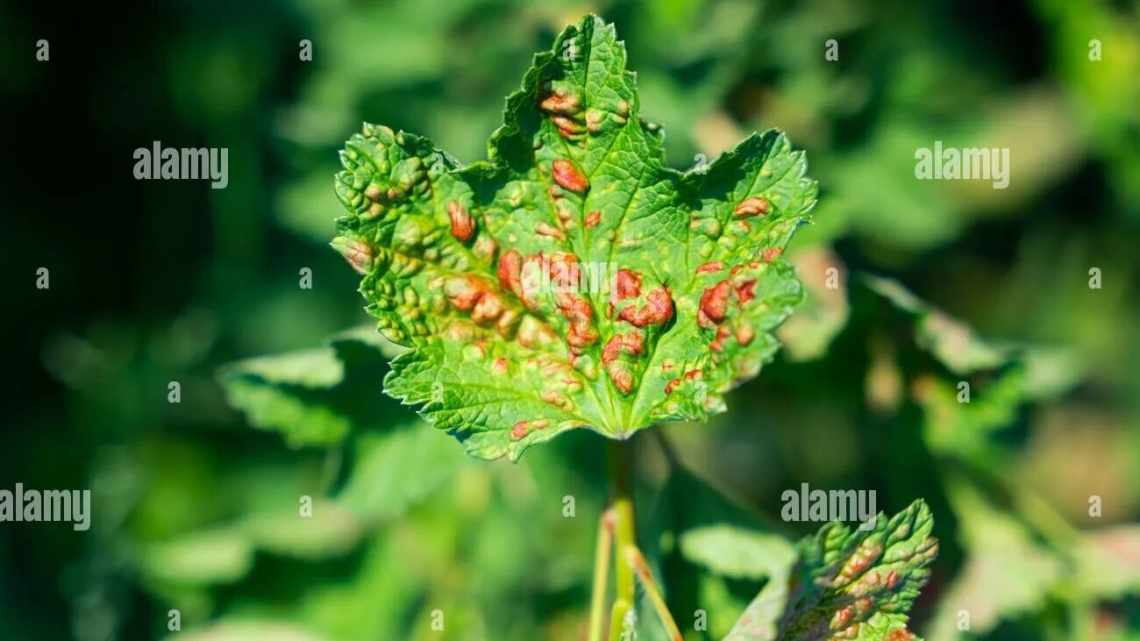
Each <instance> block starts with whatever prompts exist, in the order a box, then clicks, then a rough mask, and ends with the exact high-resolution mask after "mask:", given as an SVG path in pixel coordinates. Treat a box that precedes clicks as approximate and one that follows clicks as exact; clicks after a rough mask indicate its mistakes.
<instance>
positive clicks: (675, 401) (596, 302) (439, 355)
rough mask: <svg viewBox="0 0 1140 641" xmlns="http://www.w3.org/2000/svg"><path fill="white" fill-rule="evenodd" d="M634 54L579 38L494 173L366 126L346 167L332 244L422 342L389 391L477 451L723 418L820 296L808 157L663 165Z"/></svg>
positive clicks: (752, 147) (565, 38)
mask: <svg viewBox="0 0 1140 641" xmlns="http://www.w3.org/2000/svg"><path fill="white" fill-rule="evenodd" d="M625 58H626V55H625V48H624V46H623V45H622V43H620V42H618V41H617V39H616V36H615V34H614V30H613V27H612V26H610V25H606V24H605V23H603V22H602V21H601V20H600V19H598V18H596V17H593V16H589V17H586V18H585V19H583V20H582V22H581V23H580V24H579V25H578V26H575V27H569V28H567V29H566V30H565V31H563V33H562V34H561V35H560V36H559V37H558V38H557V40H556V41H555V44H554V47H553V49H552V50H551V51H549V52H544V53H540V54H538V55H537V56H535V59H534V64H533V66H532V67H531V68H530V70H529V71H527V73H526V75H525V78H524V80H523V85H522V88H521V89H520V90H519V91H517V92H516V93H514V94H512V95H511V96H510V97H509V98H508V99H507V107H506V112H505V114H504V124H503V125H502V126H501V127H500V128H499V129H498V130H496V131H495V132H494V133H493V134H492V136H491V139H490V143H489V145H488V154H489V158H488V160H485V161H480V162H476V163H473V164H470V165H467V166H460V165H459V164H458V162H457V161H456V160H454V159H453V158H452V157H450V156H449V155H447V154H446V153H444V152H442V151H440V150H438V149H435V148H434V147H433V146H432V145H431V144H430V143H429V142H428V141H427V140H425V139H423V138H420V137H418V136H415V135H412V134H408V133H403V132H400V133H395V132H393V131H392V130H390V129H388V128H386V127H382V126H374V125H369V124H366V125H365V126H364V128H363V132H362V133H360V134H356V135H354V136H353V137H352V138H351V139H350V140H349V141H348V142H347V143H346V147H345V149H344V151H343V152H342V154H341V160H342V164H343V165H344V168H345V169H344V171H342V172H340V173H339V174H338V175H337V178H336V192H337V195H338V197H339V198H340V200H341V202H342V203H343V204H344V206H345V208H346V209H347V212H348V214H347V215H346V216H344V217H342V218H340V219H339V220H338V221H337V229H338V236H337V238H336V239H335V240H334V241H333V246H334V247H335V248H336V249H337V250H338V251H340V252H341V253H342V254H343V255H344V256H345V258H346V259H347V260H348V261H349V263H350V264H351V265H352V266H353V267H354V268H355V269H356V270H357V271H359V272H360V273H361V274H363V276H364V278H363V280H362V281H361V284H360V292H361V294H362V295H363V296H364V297H365V299H366V300H367V301H368V303H369V304H368V306H367V309H368V311H369V312H370V313H372V314H373V315H374V316H376V317H377V318H378V319H379V323H378V325H379V328H380V331H381V332H382V333H383V334H384V335H385V336H386V337H388V338H389V339H391V340H393V341H395V342H397V343H400V344H402V345H406V346H407V347H409V348H411V349H410V351H409V352H407V353H405V354H403V355H401V356H400V357H398V358H397V359H396V360H395V361H394V362H393V363H392V372H391V373H390V374H389V375H388V376H387V377H386V378H385V391H386V392H387V393H388V394H390V395H392V396H393V397H396V398H398V399H401V400H403V401H404V402H405V403H408V404H413V405H418V406H420V412H421V413H422V415H423V416H425V417H426V418H427V419H428V420H429V421H431V422H432V423H433V424H435V425H436V426H437V427H439V428H441V429H445V430H447V431H449V432H450V433H452V434H453V435H455V436H456V437H458V438H459V439H460V440H462V441H463V442H464V444H465V446H466V447H467V450H468V451H469V452H470V453H472V454H474V455H476V456H480V457H484V458H497V457H500V456H509V457H511V458H512V459H515V458H517V457H518V456H519V455H521V453H522V452H523V451H524V450H525V449H526V448H527V447H529V446H531V445H533V444H536V443H539V442H543V441H546V440H549V439H551V438H553V437H554V436H556V435H557V434H559V433H561V432H564V431H566V430H570V429H573V428H578V427H588V428H590V429H593V430H595V431H597V432H599V433H601V434H604V435H606V436H609V437H612V438H626V437H628V436H629V435H630V434H631V433H632V432H634V431H636V430H639V429H642V428H644V427H646V426H648V425H650V424H652V423H655V422H659V421H665V420H675V419H677V420H703V419H705V418H707V417H708V416H709V415H710V414H713V413H718V412H721V411H723V410H724V400H723V395H724V393H725V392H727V391H728V390H729V389H731V388H732V387H733V386H735V385H736V384H738V383H740V382H742V381H744V380H747V379H749V378H752V377H753V376H755V375H756V374H757V373H758V371H759V369H760V367H761V365H762V364H763V363H764V362H765V361H767V360H768V359H770V358H771V357H772V355H773V353H774V352H775V350H776V349H777V346H778V343H777V340H776V338H775V337H774V336H773V331H774V330H775V328H776V327H777V326H778V325H779V324H780V323H781V322H782V321H783V320H784V319H785V318H786V317H787V316H788V315H789V314H790V313H791V311H792V308H793V307H794V306H795V305H796V304H797V303H798V302H799V301H800V298H801V296H802V292H801V286H800V284H799V282H798V281H797V280H796V277H795V270H794V269H793V268H792V267H791V266H790V265H789V264H788V263H787V262H786V261H785V260H784V259H782V258H781V257H780V254H781V253H782V251H783V249H784V247H785V245H786V244H787V242H788V240H789V239H790V238H791V236H792V234H793V232H794V231H795V229H796V228H797V227H798V226H799V225H800V224H801V223H803V222H805V221H807V220H808V212H809V210H810V209H811V208H812V206H813V205H814V204H815V198H816V185H815V182H814V181H812V180H810V179H809V178H807V177H806V176H805V172H806V162H805V160H804V157H803V154H802V152H793V151H792V149H791V147H790V145H789V143H788V141H787V140H786V139H785V138H784V136H783V135H782V134H780V133H779V132H776V131H768V132H766V133H764V134H753V135H752V136H750V137H749V138H747V139H746V140H744V141H743V142H741V143H740V144H739V145H738V146H737V147H736V148H735V149H733V150H732V151H730V152H728V153H726V154H724V155H722V156H721V157H720V158H719V159H717V160H716V161H715V162H714V163H712V164H711V165H706V164H700V165H698V166H695V167H693V168H692V169H690V170H689V171H686V172H679V171H676V170H673V169H670V168H668V167H666V166H665V165H664V152H663V147H662V139H663V132H662V131H661V129H660V127H658V126H656V125H652V124H649V123H647V122H644V121H643V120H642V119H641V117H640V112H641V108H640V103H639V99H638V95H637V90H636V87H635V83H634V75H633V74H632V73H630V72H628V71H627V70H626V65H625Z"/></svg>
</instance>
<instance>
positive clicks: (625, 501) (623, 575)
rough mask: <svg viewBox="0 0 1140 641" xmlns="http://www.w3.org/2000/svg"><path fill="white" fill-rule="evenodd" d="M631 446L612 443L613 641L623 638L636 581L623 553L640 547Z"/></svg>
mask: <svg viewBox="0 0 1140 641" xmlns="http://www.w3.org/2000/svg"><path fill="white" fill-rule="evenodd" d="M631 458H632V457H631V456H630V450H629V446H628V445H626V444H624V443H620V442H613V443H610V444H609V472H610V483H611V485H612V487H613V499H612V501H611V503H610V512H611V514H612V516H613V519H612V522H613V527H614V540H615V545H614V588H615V589H614V593H615V594H614V605H613V610H612V611H611V614H610V641H619V640H620V639H621V633H622V628H623V626H624V623H625V618H626V614H627V613H628V612H629V611H630V609H632V608H633V604H634V598H635V590H636V584H635V583H634V578H633V568H631V567H630V566H629V563H627V562H626V560H625V559H624V558H622V556H623V555H624V550H625V549H626V547H628V546H634V547H637V537H636V533H635V530H634V513H633V493H632V492H631V491H630V483H629V469H630V465H631V464H632V461H631Z"/></svg>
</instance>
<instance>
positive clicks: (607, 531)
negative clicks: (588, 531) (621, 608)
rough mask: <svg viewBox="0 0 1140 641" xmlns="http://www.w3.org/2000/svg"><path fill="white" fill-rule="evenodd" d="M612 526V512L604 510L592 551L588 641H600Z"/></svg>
mask: <svg viewBox="0 0 1140 641" xmlns="http://www.w3.org/2000/svg"><path fill="white" fill-rule="evenodd" d="M613 527H614V526H613V513H612V512H611V511H609V510H606V511H605V512H604V513H603V514H602V518H601V520H600V521H599V522H598V548H597V550H595V551H594V588H593V592H592V593H591V595H590V636H589V641H602V629H603V628H602V626H603V623H604V616H603V610H605V607H606V580H607V579H608V578H609V574H610V548H612V547H613V542H614V532H613Z"/></svg>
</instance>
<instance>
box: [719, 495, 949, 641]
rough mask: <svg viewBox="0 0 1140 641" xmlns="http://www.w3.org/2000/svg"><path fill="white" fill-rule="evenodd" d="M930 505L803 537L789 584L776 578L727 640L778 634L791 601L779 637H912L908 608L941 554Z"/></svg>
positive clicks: (867, 640)
mask: <svg viewBox="0 0 1140 641" xmlns="http://www.w3.org/2000/svg"><path fill="white" fill-rule="evenodd" d="M933 527H934V520H933V518H932V517H931V514H930V509H929V508H928V507H927V506H926V504H925V503H924V502H922V501H916V502H915V503H913V504H911V506H910V507H908V508H907V509H906V510H903V511H902V512H900V513H898V514H896V515H895V516H893V517H891V518H889V519H888V518H887V517H886V516H885V515H883V514H880V515H879V516H878V517H876V518H875V520H874V521H873V525H871V526H870V527H862V528H854V529H853V528H850V527H848V526H846V525H843V524H840V523H830V524H828V525H825V526H823V527H822V528H821V529H820V530H819V532H818V533H816V535H815V536H813V537H808V538H807V539H805V540H804V541H802V542H801V543H800V546H799V552H800V558H799V561H798V562H797V564H796V566H795V567H794V568H793V570H792V572H791V577H790V579H789V580H788V582H787V583H782V582H781V583H770V584H769V585H768V586H766V587H765V589H764V590H763V591H761V593H760V594H759V595H758V596H757V597H756V599H755V600H754V601H753V602H752V603H751V604H750V605H749V606H748V609H747V610H745V613H744V615H743V616H742V617H741V619H740V621H738V622H737V624H736V627H734V628H733V630H732V632H731V633H730V634H729V635H728V637H726V639H725V641H759V640H764V641H769V640H771V639H773V636H772V628H773V626H772V625H771V618H772V616H773V614H774V612H775V611H777V609H778V607H779V604H780V601H784V600H785V599H786V605H785V606H784V608H783V615H782V616H781V617H780V620H779V624H778V626H776V627H777V630H778V631H777V633H776V636H775V638H776V639H779V641H840V640H842V639H855V640H857V641H912V640H914V639H916V637H915V635H914V634H913V633H912V632H910V631H909V630H908V629H907V625H906V622H907V614H906V613H907V611H908V610H909V609H910V607H911V605H912V604H913V603H914V600H915V598H916V597H917V596H918V592H919V590H920V589H921V588H922V586H923V585H924V584H925V583H926V580H927V578H928V577H929V574H930V570H929V569H928V568H927V566H928V565H929V564H930V563H931V561H933V560H934V557H935V555H936V554H937V553H938V542H937V541H936V540H935V539H934V538H933V537H931V536H930V533H931V530H932V529H933Z"/></svg>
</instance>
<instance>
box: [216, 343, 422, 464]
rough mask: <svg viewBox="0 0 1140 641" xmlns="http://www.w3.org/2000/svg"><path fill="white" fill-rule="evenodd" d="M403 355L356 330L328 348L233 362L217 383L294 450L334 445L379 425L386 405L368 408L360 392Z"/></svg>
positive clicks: (251, 417)
mask: <svg viewBox="0 0 1140 641" xmlns="http://www.w3.org/2000/svg"><path fill="white" fill-rule="evenodd" d="M401 351H402V350H401V349H400V348H399V347H397V346H394V345H392V343H391V342H389V341H387V340H385V339H384V338H382V337H378V336H375V332H368V331H363V330H361V329H360V328H354V329H351V330H348V331H346V332H343V333H340V334H337V335H335V336H333V337H332V339H330V345H329V346H327V347H320V348H316V349H308V350H302V351H298V352H292V353H288V354H280V355H273V356H262V357H257V358H251V359H246V360H244V361H239V362H237V363H233V364H230V365H228V366H226V367H224V368H222V369H221V370H220V371H219V373H218V380H219V382H220V383H221V385H222V387H223V389H224V390H225V392H226V398H227V400H228V401H229V403H230V404H231V405H233V406H234V407H236V408H237V409H239V410H241V411H242V412H244V413H245V414H246V416H247V418H248V419H249V422H250V423H251V424H253V425H254V426H255V427H259V428H262V429H270V430H276V431H279V432H281V433H282V434H283V435H284V436H285V439H286V441H287V442H288V443H289V444H290V445H292V446H294V447H301V446H306V445H318V446H319V445H333V444H336V443H339V442H341V441H342V440H343V439H344V438H345V437H346V436H347V435H348V434H349V433H350V432H352V430H353V429H354V428H355V429H360V428H363V427H367V426H369V425H375V424H377V423H379V422H381V420H382V418H383V415H382V413H381V412H380V408H381V407H382V406H380V405H373V406H369V405H368V404H367V402H366V401H365V400H363V399H362V398H361V397H360V391H361V390H362V389H363V388H365V387H366V386H367V385H369V384H371V385H376V384H378V380H379V378H380V376H381V375H382V372H383V371H384V368H385V367H386V365H385V362H386V359H387V358H390V357H392V356H395V355H398V354H399V353H400V352H401ZM349 370H355V371H354V372H353V373H354V374H355V376H352V377H350V376H348V375H347V374H348V372H349ZM368 376H372V377H374V378H373V379H372V380H371V381H368V380H367V377H368Z"/></svg>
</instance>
